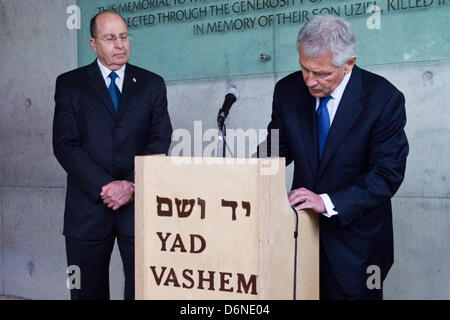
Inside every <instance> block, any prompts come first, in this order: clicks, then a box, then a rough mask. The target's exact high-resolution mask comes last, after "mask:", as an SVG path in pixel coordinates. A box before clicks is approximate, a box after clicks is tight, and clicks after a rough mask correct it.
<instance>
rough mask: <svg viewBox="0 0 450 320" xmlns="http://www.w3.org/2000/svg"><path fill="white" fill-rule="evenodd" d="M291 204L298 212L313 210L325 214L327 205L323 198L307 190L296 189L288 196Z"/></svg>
mask: <svg viewBox="0 0 450 320" xmlns="http://www.w3.org/2000/svg"><path fill="white" fill-rule="evenodd" d="M288 200H289V204H290V205H291V206H295V209H296V210H305V209H311V210H313V211H314V212H316V213H325V212H327V209H326V208H325V203H324V202H323V200H322V198H321V197H320V196H319V195H318V194H315V193H314V192H312V191H309V190H308V189H306V188H299V189H294V190H292V191H291V192H289V195H288Z"/></svg>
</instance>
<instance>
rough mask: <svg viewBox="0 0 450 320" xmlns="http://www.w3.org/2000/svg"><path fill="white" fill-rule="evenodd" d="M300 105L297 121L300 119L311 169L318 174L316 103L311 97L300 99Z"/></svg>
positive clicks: (301, 134) (301, 132)
mask: <svg viewBox="0 0 450 320" xmlns="http://www.w3.org/2000/svg"><path fill="white" fill-rule="evenodd" d="M297 101H299V102H300V103H299V105H297V106H295V109H296V112H297V119H299V122H298V123H299V126H300V137H301V138H302V140H303V144H304V146H305V148H304V150H305V151H306V156H307V157H308V159H309V163H310V165H311V169H312V170H313V171H314V172H316V171H317V168H318V155H317V148H318V147H317V134H316V131H317V130H316V118H315V101H316V99H315V98H314V97H312V96H310V95H308V98H306V99H299V100H297Z"/></svg>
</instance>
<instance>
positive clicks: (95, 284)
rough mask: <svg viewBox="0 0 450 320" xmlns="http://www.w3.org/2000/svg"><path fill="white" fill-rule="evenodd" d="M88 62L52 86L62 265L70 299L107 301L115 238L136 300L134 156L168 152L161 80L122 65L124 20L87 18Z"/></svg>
mask: <svg viewBox="0 0 450 320" xmlns="http://www.w3.org/2000/svg"><path fill="white" fill-rule="evenodd" d="M91 36H92V38H91V39H90V43H91V45H92V48H93V49H94V51H95V52H96V54H97V59H96V61H94V62H93V63H92V64H90V65H88V66H85V67H82V68H79V69H76V70H73V71H70V72H68V73H65V74H62V75H60V76H59V77H58V79H57V80H56V91H55V102H56V106H55V114H54V122H53V148H54V153H55V156H56V158H57V159H58V161H59V163H60V164H61V166H62V167H63V168H64V170H65V171H66V172H67V175H68V176H67V194H66V208H65V213H64V235H65V237H66V251H67V261H68V265H69V266H72V265H75V266H78V267H79V269H80V273H81V274H80V276H81V279H80V280H81V288H76V287H75V288H74V289H71V298H72V299H109V263H110V258H111V252H112V250H113V247H114V243H115V239H116V238H117V243H118V246H119V250H120V255H121V257H122V262H123V268H124V273H125V292H124V296H125V299H133V298H134V204H133V199H134V184H133V182H134V157H135V156H136V155H150V154H167V152H168V149H169V145H170V139H171V134H172V126H171V123H170V119H169V114H168V111H167V98H166V87H165V83H164V80H163V79H162V78H161V77H160V76H158V75H156V74H154V73H152V72H149V71H146V70H144V69H141V68H138V67H135V66H133V65H130V64H128V60H129V57H130V42H129V36H128V31H127V26H126V23H125V21H124V20H123V18H122V17H120V16H119V15H117V14H114V13H111V12H103V13H100V14H98V15H96V16H95V17H94V18H92V20H91Z"/></svg>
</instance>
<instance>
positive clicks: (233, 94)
mask: <svg viewBox="0 0 450 320" xmlns="http://www.w3.org/2000/svg"><path fill="white" fill-rule="evenodd" d="M237 101H239V91H238V90H237V89H236V88H235V87H231V88H229V89H228V90H227V91H226V92H225V100H224V101H223V105H222V108H220V110H219V114H218V115H217V125H218V126H219V128H222V127H223V125H224V123H225V119H226V118H227V117H228V113H229V112H230V109H231V106H232V105H233V103H235V102H237Z"/></svg>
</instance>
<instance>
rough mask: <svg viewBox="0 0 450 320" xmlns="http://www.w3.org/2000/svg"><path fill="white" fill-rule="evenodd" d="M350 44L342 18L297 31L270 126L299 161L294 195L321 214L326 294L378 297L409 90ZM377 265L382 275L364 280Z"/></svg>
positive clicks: (294, 201) (389, 256) (400, 172)
mask: <svg viewBox="0 0 450 320" xmlns="http://www.w3.org/2000/svg"><path fill="white" fill-rule="evenodd" d="M354 47H355V35H354V32H353V30H352V28H351V27H350V25H349V24H348V23H347V22H346V21H345V20H343V19H341V18H338V17H333V16H317V17H315V18H314V19H313V20H311V21H310V22H308V23H307V24H306V25H305V26H304V27H303V28H302V29H301V30H300V32H299V36H298V39H297V48H298V52H299V61H300V66H301V72H295V73H292V74H290V75H288V76H286V77H285V78H283V79H281V80H280V81H279V82H278V83H277V84H276V86H275V91H274V97H273V111H272V120H271V122H270V124H269V126H268V129H269V132H270V130H272V129H278V130H279V139H280V141H279V155H280V156H282V157H286V158H287V163H290V162H292V161H294V166H295V169H294V178H293V184H292V191H291V192H290V193H289V202H290V204H291V205H294V206H295V207H296V208H297V209H310V210H313V211H314V212H316V213H317V214H320V249H321V254H320V296H321V299H382V296H383V295H382V286H381V284H382V281H383V280H384V279H385V277H386V275H387V273H388V271H389V268H390V267H391V265H392V263H393V231H392V211H391V198H392V196H393V195H394V194H395V192H396V191H397V190H398V188H399V187H400V184H401V183H402V181H403V176H404V172H405V167H406V157H407V155H408V142H407V139H406V135H405V133H404V131H403V128H404V126H405V123H406V116H405V107H404V104H405V100H404V96H403V94H402V93H401V92H400V91H398V90H397V89H396V88H395V87H394V86H393V85H392V84H391V83H389V82H388V81H387V80H386V79H384V78H382V77H380V76H378V75H375V74H373V73H370V72H368V71H365V70H362V69H360V68H358V67H357V66H356V65H355V62H356V56H355V55H354ZM267 142H268V143H267V147H268V148H269V150H268V151H269V155H270V153H271V152H273V150H270V146H271V142H270V136H268V140H267ZM377 271H379V276H380V279H379V281H378V282H377V281H373V282H371V281H367V280H368V278H369V277H370V276H371V275H372V274H373V272H377ZM376 275H377V274H375V276H376ZM368 283H369V284H370V285H369V286H368V285H367V284H368ZM378 284H380V285H378Z"/></svg>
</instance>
